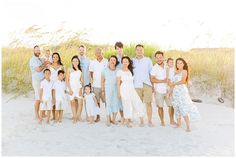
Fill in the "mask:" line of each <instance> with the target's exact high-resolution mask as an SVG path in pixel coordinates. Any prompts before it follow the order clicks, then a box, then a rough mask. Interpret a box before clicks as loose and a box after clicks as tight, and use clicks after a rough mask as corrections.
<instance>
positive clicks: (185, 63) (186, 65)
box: [175, 58, 189, 81]
mask: <svg viewBox="0 0 236 158" xmlns="http://www.w3.org/2000/svg"><path fill="white" fill-rule="evenodd" d="M178 60H180V61H182V62H183V64H184V67H183V69H184V70H186V71H187V77H186V81H188V76H189V74H188V73H189V69H188V64H187V62H186V61H185V60H184V59H183V58H178V59H176V61H175V67H176V70H178V68H177V61H178Z"/></svg>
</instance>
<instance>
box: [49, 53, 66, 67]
mask: <svg viewBox="0 0 236 158" xmlns="http://www.w3.org/2000/svg"><path fill="white" fill-rule="evenodd" d="M54 55H57V56H58V59H59V60H58V62H57V63H58V64H59V65H63V64H62V62H61V56H60V54H59V53H57V52H54V53H53V54H52V59H53V56H54Z"/></svg>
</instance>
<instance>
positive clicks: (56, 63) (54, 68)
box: [49, 52, 64, 120]
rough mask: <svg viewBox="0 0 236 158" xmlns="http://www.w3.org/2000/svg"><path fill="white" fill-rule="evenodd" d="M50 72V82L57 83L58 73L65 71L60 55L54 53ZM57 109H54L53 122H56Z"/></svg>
mask: <svg viewBox="0 0 236 158" xmlns="http://www.w3.org/2000/svg"><path fill="white" fill-rule="evenodd" d="M49 70H50V71H51V77H50V80H51V81H52V82H53V83H55V82H56V81H57V76H58V71H59V70H64V67H63V64H62V62H61V57H60V55H59V53H57V52H54V53H53V54H52V64H51V65H49ZM55 108H56V107H55V105H53V109H52V119H53V120H55V114H56V110H55Z"/></svg>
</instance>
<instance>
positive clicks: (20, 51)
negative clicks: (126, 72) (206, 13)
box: [2, 40, 234, 103]
mask: <svg viewBox="0 0 236 158" xmlns="http://www.w3.org/2000/svg"><path fill="white" fill-rule="evenodd" d="M80 44H81V43H80V42H78V41H73V40H70V41H67V42H65V43H62V44H60V45H57V46H50V49H51V50H52V52H55V51H57V52H59V53H60V55H61V57H62V61H63V64H64V65H65V67H69V66H70V60H71V58H72V56H73V55H76V54H78V50H77V49H78V46H79V45H80ZM86 46H87V56H88V57H89V58H91V59H94V50H95V48H96V47H101V48H104V56H105V57H106V58H108V57H109V56H110V55H111V54H116V53H115V51H114V48H113V46H109V45H92V44H89V43H87V44H86ZM134 48H135V44H130V45H126V46H125V47H124V52H125V54H126V55H128V56H131V57H133V56H135V52H134ZM144 49H145V56H148V57H150V58H152V61H153V63H155V59H154V57H153V56H154V54H155V52H156V51H157V50H159V48H158V47H157V46H153V45H148V44H144ZM41 54H44V51H42V53H41ZM32 55H33V50H32V49H31V48H24V47H21V48H2V87H3V92H4V93H15V94H25V93H27V92H29V91H30V90H32V86H31V72H30V69H29V60H30V58H31V57H32ZM168 57H172V58H174V59H176V58H178V57H183V58H184V59H185V60H186V61H187V63H188V64H189V66H190V69H191V78H192V79H195V80H194V83H193V86H200V87H202V90H203V91H205V92H206V93H207V92H210V91H211V90H213V89H215V88H216V87H219V89H220V91H221V95H222V97H226V98H228V99H230V100H231V101H232V103H233V101H234V49H230V48H221V49H192V50H190V51H187V52H184V51H178V50H170V51H166V52H165V58H166V59H167V58H168Z"/></svg>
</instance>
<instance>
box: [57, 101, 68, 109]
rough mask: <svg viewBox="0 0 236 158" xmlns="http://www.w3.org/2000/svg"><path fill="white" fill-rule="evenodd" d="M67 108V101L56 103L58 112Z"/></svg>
mask: <svg viewBox="0 0 236 158" xmlns="http://www.w3.org/2000/svg"><path fill="white" fill-rule="evenodd" d="M65 108H66V101H65V100H58V101H56V110H65Z"/></svg>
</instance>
